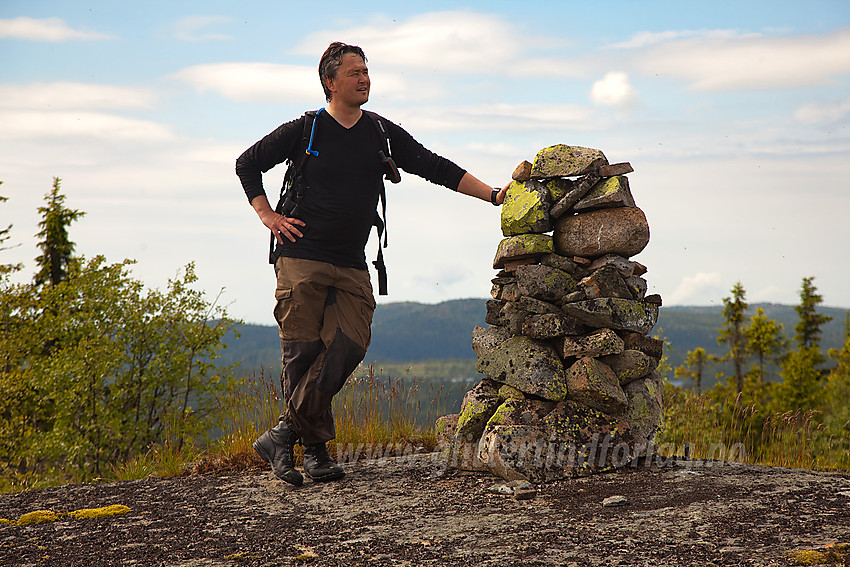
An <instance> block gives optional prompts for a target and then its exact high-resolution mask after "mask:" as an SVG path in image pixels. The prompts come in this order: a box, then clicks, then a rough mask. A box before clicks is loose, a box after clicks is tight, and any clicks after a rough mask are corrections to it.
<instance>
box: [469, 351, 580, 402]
mask: <svg viewBox="0 0 850 567" xmlns="http://www.w3.org/2000/svg"><path fill="white" fill-rule="evenodd" d="M476 369H477V370H478V371H479V372H481V373H482V374H484V375H485V376H487V377H488V378H490V379H492V380H495V381H496V382H500V383H502V384H507V385H509V386H513V387H514V388H516V389H517V390H520V391H522V392H525V393H527V394H533V395H535V396H539V397H541V398H545V399H547V400H554V401H558V400H563V399H565V398H566V397H567V380H566V375H565V373H564V365H563V364H562V363H561V358H560V357H559V356H558V353H557V352H555V349H554V348H552V347H551V346H550V345H549V344H548V343H544V342H541V341H536V340H534V339H531V338H528V337H524V336H515V337H511V338H510V339H508V340H507V341H505V342H504V343H502V344H501V345H499V346H498V347H496V348H494V349H493V350H491V351H490V352H488V353H487V354H485V355H484V356H483V357H482V358H479V359H478V363H477V364H476Z"/></svg>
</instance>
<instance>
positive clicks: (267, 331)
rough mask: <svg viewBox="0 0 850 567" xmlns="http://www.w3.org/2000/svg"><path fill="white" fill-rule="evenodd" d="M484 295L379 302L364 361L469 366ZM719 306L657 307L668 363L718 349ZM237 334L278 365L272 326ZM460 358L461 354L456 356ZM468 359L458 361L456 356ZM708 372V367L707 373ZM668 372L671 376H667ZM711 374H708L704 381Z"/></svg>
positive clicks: (828, 342)
mask: <svg viewBox="0 0 850 567" xmlns="http://www.w3.org/2000/svg"><path fill="white" fill-rule="evenodd" d="M486 301H487V300H486V299H459V300H454V301H446V302H443V303H438V304H435V305H431V304H423V303H413V302H403V303H388V304H383V305H379V306H378V308H377V310H376V311H375V318H374V323H373V325H372V345H371V346H370V347H369V352H368V353H367V355H366V362H367V363H372V362H377V364H378V365H380V366H387V367H390V368H399V367H402V366H406V365H410V363H419V364H414V365H413V369H412V372H411V373H413V374H415V372H416V370H417V368H420V369H421V368H422V363H423V361H432V362H431V363H430V364H429V365H428V366H427V368H428V372H427V374H428V376H429V377H432V378H455V377H459V376H454V375H449V374H446V375H442V371H441V370H440V368H445V371H446V372H457V371H458V369H464V368H465V369H468V371H469V372H474V363H475V353H473V352H472V347H471V336H472V329H473V327H475V326H476V325H482V326H484V325H486V324H485V323H484V315H485V303H486ZM759 307H761V308H762V309H764V312H765V315H766V316H767V317H769V318H771V319H774V320H776V321H777V323H781V324H782V325H783V326H784V331H785V335H786V336H787V337H789V338H792V337H793V335H794V325H795V324H796V322H797V320H798V315H797V313H796V312H795V311H794V307H793V306H791V305H778V304H772V303H759V304H753V305H751V306H750V308H749V309H748V310H747V314H748V316H749V315H752V314H754V313H755V311H756V309H757V308H759ZM721 311H722V308H721V307H720V306H717V307H683V306H673V307H662V308H661V312H660V315H659V317H658V324H657V325H656V327H655V330H654V331H653V334H657V335H659V336H661V337H663V338H664V339H665V340H667V341H668V342H669V344H668V346H667V348H666V352H667V355H668V357H669V364H670V365H671V366H672V367H674V368H675V367H676V366H679V365H681V364H682V363H683V362H684V359H685V356H686V355H687V353H688V351H690V350H693V349H695V348H697V347H702V348H704V349H705V350H706V352H708V353H709V354H715V355H718V356H720V355H722V354H723V349H722V348H721V347H720V346H719V345H718V344H717V336H718V334H717V331H718V329H719V328H720V327H721V326H722V325H723V315H722V312H721ZM819 311H820V312H821V313H823V314H824V315H828V316H831V317H832V321H830V322H829V323H827V324H825V325H824V326H823V339H822V346H823V348H824V351H826V350H828V349H830V348H841V346H842V345H843V344H844V321H845V314H846V312H847V310H846V309H836V308H830V307H822V308H820V309H819ZM238 328H239V332H240V334H241V337H240V338H238V339H236V338H234V337H233V336H232V335H231V336H228V337H227V340H228V342H229V344H230V347H229V348H228V349H227V350H226V351H225V352H224V354H223V357H222V358H223V360H224V361H226V362H231V361H240V362H241V363H242V367H243V371H244V370H253V369H258V368H260V367H261V366H262V367H263V368H265V369H267V370H274V372H279V370H280V342H279V339H278V334H277V327H274V326H261V325H241V326H239V327H238ZM446 359H452V361H454V362H455V363H454V364H451V365H450V364H442V365H441V364H438V363H436V362H433V361H438V360H446ZM458 359H460V360H458ZM464 360H465V361H468V364H466V365H465V364H458V363H459V362H461V361H464ZM711 374H712V375H713V372H712V373H711ZM668 378H672V376H669V377H668ZM710 381H711V378H710V377H709V382H710Z"/></svg>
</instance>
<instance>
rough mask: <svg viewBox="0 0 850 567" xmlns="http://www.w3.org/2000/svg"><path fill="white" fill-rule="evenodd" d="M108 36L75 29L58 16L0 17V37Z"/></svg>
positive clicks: (65, 37)
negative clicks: (41, 17) (37, 17)
mask: <svg viewBox="0 0 850 567" xmlns="http://www.w3.org/2000/svg"><path fill="white" fill-rule="evenodd" d="M109 37H110V36H108V35H105V34H102V33H97V32H89V31H82V30H75V29H73V28H71V27H69V26H68V25H67V24H66V23H65V22H64V21H63V20H61V19H60V18H43V19H36V18H27V17H20V18H12V19H0V38H11V39H28V40H32V41H51V42H57V41H68V40H74V39H82V40H94V39H108V38H109Z"/></svg>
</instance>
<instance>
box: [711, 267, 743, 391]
mask: <svg viewBox="0 0 850 567" xmlns="http://www.w3.org/2000/svg"><path fill="white" fill-rule="evenodd" d="M731 291H732V296H731V297H724V298H723V319H724V320H725V321H726V325H725V326H724V327H723V328H722V329H718V331H719V333H720V336H719V337H717V343H718V344H721V345H722V344H726V345H728V346H729V353H728V354H727V355H726V356H724V357H723V358H722V360H724V361H726V360H731V361H732V365H733V366H734V368H735V387H736V388H737V391H738V393H741V392H742V391H743V390H744V364H745V363H746V357H747V336H746V333H745V329H744V313H745V312H746V310H747V307H749V304H748V303H747V301H746V299H745V298H744V297H745V295H746V292H745V291H744V286H743V285H741V282H738V283H736V284H735V285H734V286H733V287H732V290H731Z"/></svg>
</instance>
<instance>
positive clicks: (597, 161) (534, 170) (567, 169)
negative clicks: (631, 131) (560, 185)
mask: <svg viewBox="0 0 850 567" xmlns="http://www.w3.org/2000/svg"><path fill="white" fill-rule="evenodd" d="M602 165H608V159H607V158H606V157H605V154H603V153H602V152H601V151H600V150H594V149H591V148H584V147H582V146H567V145H565V144H557V145H554V146H549V147H548V148H543V149H542V150H540V151H539V152H537V155H536V156H535V157H534V163H533V164H532V166H531V178H532V179H545V178H548V177H572V176H576V175H584V174H585V173H588V172H590V171H593V170H596V169H598V168H599V167H600V166H602Z"/></svg>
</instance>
